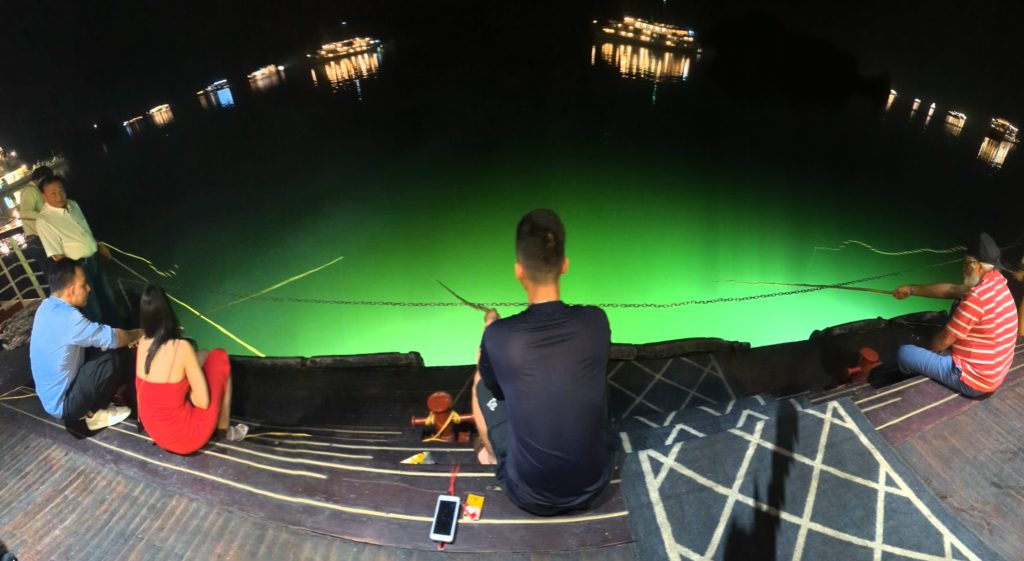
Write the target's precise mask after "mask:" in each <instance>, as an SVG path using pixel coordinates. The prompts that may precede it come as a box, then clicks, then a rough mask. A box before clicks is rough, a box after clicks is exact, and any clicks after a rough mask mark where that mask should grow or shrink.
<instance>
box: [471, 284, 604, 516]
mask: <svg viewBox="0 0 1024 561" xmlns="http://www.w3.org/2000/svg"><path fill="white" fill-rule="evenodd" d="M610 348H611V330H610V329H609V327H608V317H607V316H606V315H605V313H604V311H603V310H601V309H600V308H595V307H593V306H567V305H566V304H564V303H562V302H560V301H559V302H546V303H543V304H534V305H532V306H530V307H529V308H527V309H526V310H525V311H523V312H522V313H520V314H517V315H514V316H511V317H508V318H504V319H501V320H498V321H496V322H494V323H493V324H491V325H490V326H489V327H488V328H487V330H486V331H484V336H483V343H482V344H481V347H480V377H481V379H482V380H483V382H484V384H486V385H487V388H488V389H489V390H491V393H493V394H494V397H496V398H497V399H499V400H502V399H503V400H504V401H505V407H506V411H507V414H508V450H507V452H508V453H507V456H506V457H505V460H504V461H503V462H502V463H501V468H500V469H501V470H502V473H501V474H499V475H501V476H502V477H503V478H504V481H505V487H506V491H507V492H508V493H509V495H510V496H511V497H512V498H513V500H514V501H515V502H516V503H518V504H519V505H520V506H524V505H536V506H538V507H540V508H541V509H549V508H557V509H567V510H568V509H572V508H576V507H581V506H585V505H586V504H587V503H589V502H590V500H591V499H593V498H594V497H595V496H596V495H597V494H598V493H600V492H601V491H602V490H603V489H604V487H605V485H607V483H608V479H609V477H610V475H611V467H612V451H611V448H610V446H609V442H608V434H609V433H608V391H607V389H608V382H607V378H606V376H607V371H608V352H609V350H610Z"/></svg>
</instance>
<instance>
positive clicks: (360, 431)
mask: <svg viewBox="0 0 1024 561" xmlns="http://www.w3.org/2000/svg"><path fill="white" fill-rule="evenodd" d="M232 421H235V422H238V423H245V424H247V425H250V426H257V427H273V428H278V429H299V430H318V431H328V432H340V433H347V434H387V435H398V436H401V435H402V431H394V430H376V429H336V428H329V427H286V426H283V425H273V424H267V423H259V422H256V421H251V420H245V419H243V418H241V417H238V418H233V419H232Z"/></svg>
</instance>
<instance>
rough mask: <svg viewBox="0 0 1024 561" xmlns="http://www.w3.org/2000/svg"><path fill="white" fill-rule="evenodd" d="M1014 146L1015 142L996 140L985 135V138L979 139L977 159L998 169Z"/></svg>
mask: <svg viewBox="0 0 1024 561" xmlns="http://www.w3.org/2000/svg"><path fill="white" fill-rule="evenodd" d="M1014 146H1015V144H1014V143H1013V142H1010V141H1009V140H996V139H994V138H989V137H987V136H986V137H985V140H983V141H981V148H979V149H978V159H979V160H981V161H983V162H985V163H986V164H988V165H989V166H991V167H992V169H1000V168H1002V167H1003V163H1005V162H1006V156H1007V155H1008V154H1009V153H1010V151H1011V150H1013V147H1014Z"/></svg>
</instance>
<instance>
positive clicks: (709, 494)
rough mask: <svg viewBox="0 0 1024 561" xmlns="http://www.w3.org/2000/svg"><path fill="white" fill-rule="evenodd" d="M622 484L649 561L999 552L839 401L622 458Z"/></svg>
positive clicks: (965, 556)
mask: <svg viewBox="0 0 1024 561" xmlns="http://www.w3.org/2000/svg"><path fill="white" fill-rule="evenodd" d="M787 411H788V412H787ZM623 492H624V494H625V495H626V500H627V503H628V504H629V507H630V524H631V526H632V528H633V534H634V536H635V538H636V541H637V548H638V552H639V556H640V558H642V559H645V560H650V561H654V560H657V559H721V560H732V559H807V560H817V559H843V560H851V561H856V560H860V559H865V560H871V559H873V558H874V559H877V558H879V557H876V556H875V555H876V552H878V554H879V556H880V557H881V558H882V559H903V558H908V557H909V558H916V559H957V560H972V561H980V560H999V559H1001V557H999V556H998V555H997V554H995V553H994V552H992V551H991V550H990V549H989V548H988V547H987V546H986V545H985V544H984V543H982V542H981V541H980V540H979V539H978V538H977V537H976V536H975V535H974V534H972V533H971V532H970V531H969V530H968V529H967V528H966V527H964V526H963V524H961V523H960V522H959V521H958V520H956V519H955V518H954V517H953V516H951V515H950V514H949V512H948V511H947V510H946V509H945V508H944V507H943V505H942V504H941V503H940V502H939V501H938V499H936V498H935V496H934V495H932V493H931V492H930V491H929V490H928V489H927V488H926V487H925V486H924V485H923V484H922V483H921V481H920V480H919V479H918V478H917V477H916V476H915V475H914V473H913V471H912V470H911V469H910V468H909V467H907V465H906V464H905V463H904V462H903V461H902V460H901V459H900V458H899V456H898V455H897V454H896V453H895V452H894V451H893V450H892V449H891V448H890V447H889V446H888V445H887V444H886V443H885V441H884V440H883V439H882V438H880V437H879V436H878V435H877V433H876V432H875V431H874V429H873V428H872V426H871V424H870V423H869V422H868V421H867V419H865V418H864V416H863V415H862V414H861V413H860V412H859V411H858V410H857V408H856V406H855V405H854V404H853V403H852V402H850V401H849V400H847V399H843V400H838V401H833V402H830V403H828V404H824V405H822V406H820V407H817V408H813V409H798V408H796V407H794V408H792V409H780V411H779V414H778V415H777V416H776V417H775V418H774V419H770V420H763V419H758V418H756V417H748V418H747V419H745V422H744V423H743V424H742V425H740V426H739V427H737V428H734V429H731V430H729V431H727V432H723V433H720V434H718V435H715V436H710V437H708V438H703V439H698V440H695V441H692V442H687V443H682V442H679V443H676V444H674V445H671V446H667V447H660V448H654V449H647V450H641V451H639V452H637V453H636V454H631V455H629V456H628V457H627V460H626V464H625V466H624V468H623Z"/></svg>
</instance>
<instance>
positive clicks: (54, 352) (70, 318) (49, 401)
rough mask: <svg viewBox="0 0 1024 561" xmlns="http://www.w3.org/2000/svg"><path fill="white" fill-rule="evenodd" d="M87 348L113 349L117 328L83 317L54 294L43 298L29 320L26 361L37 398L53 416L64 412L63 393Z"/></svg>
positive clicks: (76, 371) (82, 360) (58, 416)
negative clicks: (34, 384)
mask: <svg viewBox="0 0 1024 561" xmlns="http://www.w3.org/2000/svg"><path fill="white" fill-rule="evenodd" d="M86 347H99V348H101V349H113V348H116V347H117V331H116V330H115V329H114V328H113V327H110V326H109V325H101V324H99V323H93V322H91V321H89V320H87V319H85V316H83V315H82V312H80V311H78V308H76V307H74V306H72V305H71V304H68V303H67V302H65V301H63V300H61V299H60V298H57V297H56V296H50V297H49V298H47V299H46V300H43V303H42V304H40V305H39V309H38V310H36V317H35V319H34V320H33V322H32V339H31V340H30V342H29V360H30V361H31V364H32V378H33V379H34V380H35V382H36V393H37V394H39V401H41V402H43V409H46V412H47V413H49V414H50V415H53V416H54V417H57V418H61V417H62V416H63V415H64V393H65V392H67V390H68V385H70V384H71V380H73V379H74V378H75V375H77V374H78V369H79V368H80V367H81V366H82V362H84V360H85V348H86Z"/></svg>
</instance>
